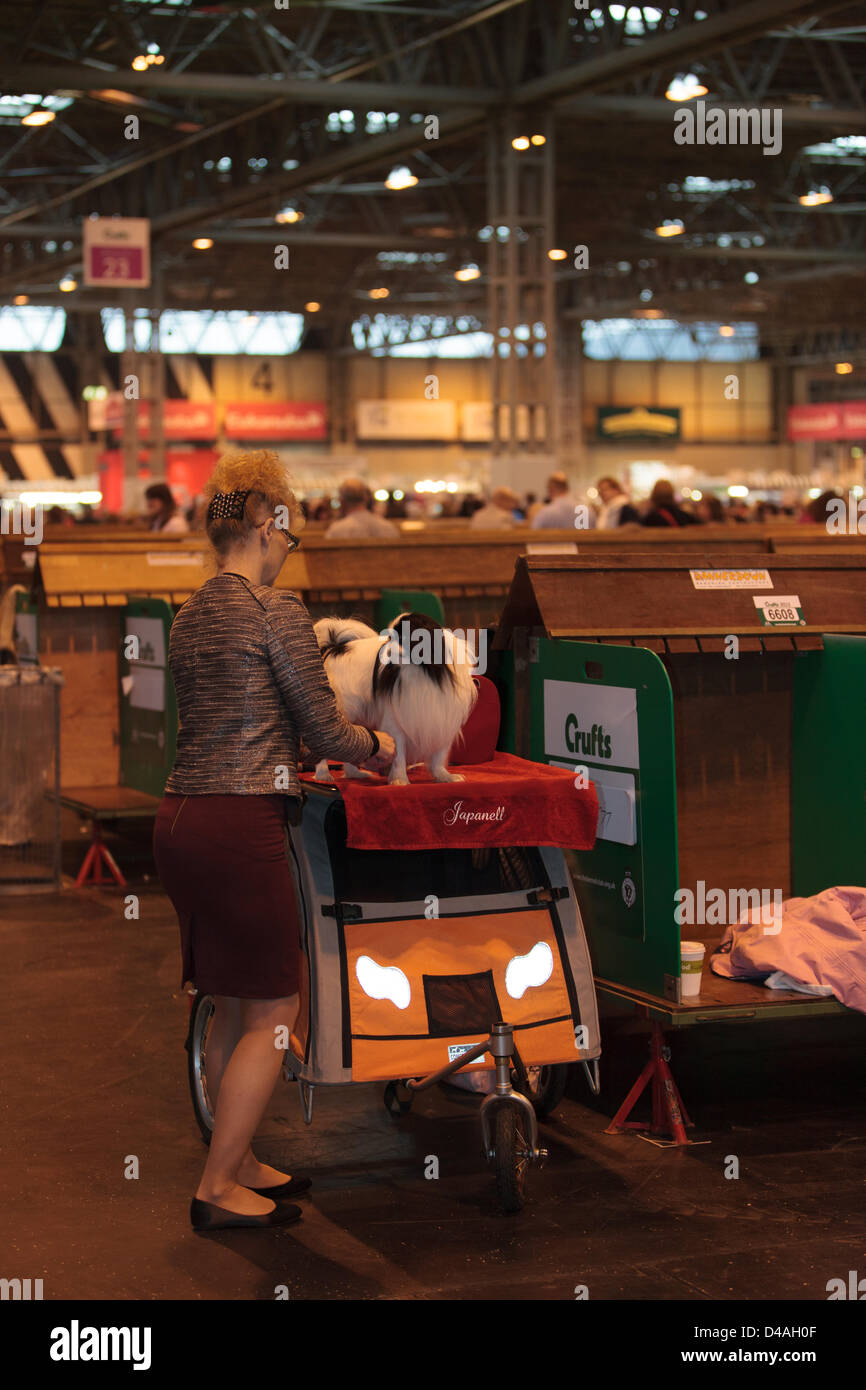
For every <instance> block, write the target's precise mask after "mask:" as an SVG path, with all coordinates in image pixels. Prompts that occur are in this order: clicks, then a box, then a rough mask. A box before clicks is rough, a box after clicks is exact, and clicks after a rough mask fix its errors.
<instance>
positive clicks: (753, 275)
mask: <svg viewBox="0 0 866 1390" xmlns="http://www.w3.org/2000/svg"><path fill="white" fill-rule="evenodd" d="M760 278H761V277H760V275H759V274H758V272H757V271H756V270H747V271H746V273H745V275H744V276H743V279H744V280H745V282H746V284H747V285H757V283H758V281H759V280H760Z"/></svg>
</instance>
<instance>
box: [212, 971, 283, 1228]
mask: <svg viewBox="0 0 866 1390" xmlns="http://www.w3.org/2000/svg"><path fill="white" fill-rule="evenodd" d="M238 1003H239V1009H240V1023H241V1036H240V1039H239V1040H238V1042H237V1044H236V1046H235V1048H234V1050H233V1052H232V1054H231V1056H230V1058H229V1060H228V1062H227V1063H226V1064H225V1066H224V1069H223V1071H222V1075H221V1078H220V1081H219V1087H218V1091H219V1095H218V1100H217V1106H216V1113H215V1116H214V1130H213V1136H212V1138H211V1143H210V1150H209V1152H208V1157H207V1163H206V1164H205V1168H204V1172H203V1174H202V1177H201V1182H200V1183H199V1185H198V1189H197V1191H196V1194H195V1195H196V1196H197V1197H199V1198H200V1199H201V1200H202V1201H204V1202H213V1203H214V1204H215V1205H216V1206H221V1207H225V1208H227V1209H228V1210H229V1211H239V1212H244V1213H245V1214H249V1215H254V1216H258V1215H264V1214H265V1213H266V1212H269V1211H272V1210H273V1208H274V1203H273V1202H272V1201H271V1200H270V1198H269V1197H260V1196H259V1195H258V1194H257V1193H255V1192H251V1191H250V1190H249V1188H247V1187H244V1186H243V1185H242V1184H241V1182H240V1180H239V1170H240V1169H241V1166H242V1165H244V1164H247V1165H248V1164H249V1158H250V1157H251V1153H250V1142H251V1140H252V1137H253V1135H254V1134H255V1132H256V1129H257V1128H258V1125H259V1122H260V1120H261V1118H262V1115H263V1114H264V1111H265V1106H266V1105H267V1103H268V1100H269V1099H270V1096H271V1092H272V1091H273V1089H274V1084H275V1082H276V1080H277V1077H278V1075H279V1072H280V1067H281V1066H282V1063H283V1060H284V1057H285V1053H284V1051H283V1049H282V1048H280V1047H277V1046H275V1042H276V1041H277V1039H276V1032H275V1030H276V1029H277V1028H280V1027H282V1026H285V1027H286V1028H287V1029H288V1028H290V1027H291V1025H292V1024H293V1022H294V1018H295V1012H296V1001H295V999H294V998H291V999H285V998H284V999H242V1000H239V1001H238ZM218 1046H219V1034H218ZM253 1163H255V1160H254V1159H253ZM257 1167H258V1168H259V1169H261V1170H262V1171H264V1172H265V1173H268V1172H271V1171H276V1170H270V1169H268V1168H267V1166H266V1165H257ZM244 1176H245V1177H247V1171H246V1168H245V1170H244ZM281 1176H282V1175H280V1174H277V1177H276V1181H277V1182H278V1181H279V1180H280V1177H281ZM247 1180H248V1181H249V1180H250V1179H249V1177H247ZM269 1181H270V1179H269V1178H267V1177H265V1179H264V1181H263V1182H261V1183H258V1182H257V1183H256V1186H266V1185H267V1184H268V1183H269Z"/></svg>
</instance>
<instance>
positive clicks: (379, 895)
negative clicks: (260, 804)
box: [187, 754, 601, 1211]
mask: <svg viewBox="0 0 866 1390" xmlns="http://www.w3.org/2000/svg"><path fill="white" fill-rule="evenodd" d="M496 759H497V767H498V766H499V763H503V764H505V763H508V764H518V763H521V762H522V760H521V759H516V758H511V757H510V755H506V754H496ZM523 766H524V767H534V765H532V764H523ZM461 771H462V772H464V773H466V774H467V780H466V781H465V782H463V783H462V784H460V797H461V798H462V800H461V804H466V798H467V796H471V790H472V780H471V775H470V774H471V773H473V772H477V771H480V769H470V768H462V769H461ZM537 771H539V772H544V773H550V772H551V771H552V769H549V768H540V769H537ZM566 780H567V782H568V784H569V791H570V792H571V795H572V796H574V792H573V791H571V779H570V777H568V778H567V779H566ZM342 785H343V788H344V793H345V796H346V801H344V798H343V796H341V794H340V792H339V790H338V789H337V786H336V785H335V786H329V785H327V784H317V783H315V782H310V781H307V782H306V787H305V790H306V793H307V794H306V800H305V805H304V811H303V817H302V821H301V824H300V826H298V827H296V828H294V829H292V830H291V832H290V855H291V862H292V865H293V872H294V877H295V881H296V887H297V893H298V900H299V903H300V906H301V917H302V926H301V931H302V939H301V980H300V991H299V1010H298V1016H297V1019H296V1021H295V1024H294V1028H293V1030H292V1034H291V1040H290V1047H289V1050H288V1053H287V1059H286V1063H285V1066H284V1075H285V1076H286V1078H287V1079H294V1080H297V1082H298V1086H299V1091H300V1097H301V1104H302V1109H303V1115H304V1119H305V1121H306V1122H307V1124H309V1123H311V1121H312V1115H313V1097H314V1090H315V1087H316V1086H319V1085H330V1084H335V1083H337V1084H339V1083H346V1082H355V1081H357V1082H370V1081H383V1082H385V1083H387V1084H386V1086H385V1092H384V1101H385V1106H386V1108H387V1109H388V1111H389V1112H390V1113H391V1114H392V1115H393V1116H394V1117H395V1118H399V1117H400V1116H402V1115H404V1114H406V1112H407V1111H408V1110H409V1108H410V1106H411V1103H412V1098H413V1094H414V1093H415V1092H416V1091H419V1090H425V1089H427V1088H429V1087H431V1086H433V1085H435V1084H436V1083H437V1082H439V1081H442V1080H444V1079H446V1078H447V1077H448V1076H450V1075H453V1074H454V1073H455V1072H457V1071H462V1070H463V1069H467V1070H469V1069H473V1068H477V1069H479V1070H482V1069H486V1070H489V1069H490V1067H491V1061H490V1060H489V1059H488V1057H487V1054H489V1058H492V1065H493V1066H494V1067H495V1073H496V1089H495V1091H494V1092H493V1093H492V1094H489V1095H486V1096H485V1098H484V1100H483V1102H482V1105H481V1126H482V1135H483V1154H484V1155H485V1157H486V1158H487V1159H488V1160H489V1161H490V1162H491V1163H492V1164H493V1165H494V1166H495V1173H496V1183H497V1188H498V1193H499V1198H500V1201H501V1204H502V1206H503V1208H504V1209H505V1210H506V1211H517V1210H519V1209H520V1208H521V1207H522V1206H523V1202H524V1198H525V1193H526V1181H527V1170H528V1168H529V1165H530V1163H532V1162H533V1161H540V1160H543V1159H544V1158H545V1157H546V1153H547V1151H546V1150H545V1149H543V1148H539V1146H538V1128H537V1119H538V1118H542V1119H543V1118H545V1117H546V1116H547V1115H548V1114H549V1113H550V1111H551V1110H552V1109H553V1108H554V1106H555V1105H556V1104H557V1103H558V1101H559V1100H560V1099H561V1097H562V1094H563V1091H564V1089H565V1083H566V1077H567V1067H568V1065H569V1064H570V1063H573V1062H575V1061H580V1062H582V1063H583V1065H584V1067H585V1069H586V1072H587V1076H588V1078H589V1081H590V1085H591V1087H592V1089H593V1090H594V1091H595V1092H596V1093H597V1092H598V1061H597V1059H598V1057H599V1055H600V1052H601V1047H600V1039H599V1028H598V1015H597V1009H596V998H595V989H594V985H593V978H592V970H591V966H590V961H589V954H588V950H587V945H586V940H585V937H584V932H583V925H582V922H581V917H580V911H579V908H578V904H577V900H576V898H575V895H574V889H573V887H572V883H571V878H570V875H569V872H568V868H567V865H566V862H565V856H564V854H563V851H562V850H561V849H557V848H547V847H538V846H535V845H531V846H527V845H525V844H524V845H518V846H515V845H513V844H511V843H509V842H508V833H509V831H508V826H507V818H506V824H503V825H500V826H491V825H490V824H489V823H488V824H486V825H485V827H484V835H485V838H486V839H487V840H488V841H490V840H491V839H499V840H501V841H502V843H496V844H490V843H487V844H485V845H483V846H482V847H475V848H473V847H471V846H470V845H467V844H466V843H465V841H466V839H467V838H471V836H472V835H473V834H476V833H477V832H476V831H475V830H472V831H466V830H465V829H464V831H463V835H462V837H461V836H460V835H457V836H456V838H457V839H460V838H462V839H463V841H464V843H462V844H460V845H458V846H457V847H455V846H453V845H450V844H449V845H447V846H441V845H440V846H438V847H436V848H429V849H417V848H416V849H405V848H401V849H390V848H389V849H367V848H365V849H359V848H353V847H352V840H353V836H352V835H351V834H350V833H348V828H347V802H348V801H349V792H350V789H351V793H352V798H353V801H352V806H354V805H355V801H354V799H355V798H360V799H361V800H362V802H363V799H364V798H365V796H366V797H369V796H376V795H377V794H378V796H379V797H380V801H379V803H378V804H379V809H380V810H382V811H384V812H385V815H386V824H387V823H388V821H390V833H389V834H388V835H386V836H385V837H383V838H385V839H386V840H387V842H388V843H389V844H393V843H395V842H397V843H404V844H405V843H407V842H411V841H412V840H413V839H414V840H415V841H416V843H417V840H418V834H419V829H418V827H419V824H420V819H423V817H420V812H419V804H418V802H417V801H416V799H415V798H414V797H413V793H420V792H422V791H423V792H424V793H429V794H430V795H429V796H428V798H427V801H428V802H430V801H431V800H432V802H433V803H434V804H436V805H441V804H442V801H443V799H450V801H451V802H452V803H453V799H454V797H455V785H454V784H446V785H441V784H434V785H432V786H429V787H425V788H420V787H416V786H414V784H413V785H412V786H410V787H401V788H380V789H379V791H378V793H377V792H376V791H375V790H374V791H372V792H370V791H369V790H368V788H367V787H366V785H365V784H363V783H357V782H356V783H350V784H348V786H347V785H346V784H345V783H343V784H342ZM502 785H505V786H507V785H508V781H507V779H506V782H505V783H503V784H502ZM395 793H396V795H395ZM383 794H384V796H385V797H387V798H389V799H390V800H389V803H388V804H387V806H386V803H385V802H384V801H383V800H381V797H382V795H383ZM587 795H589V796H591V799H592V808H591V810H590V812H589V817H590V820H591V830H590V832H589V838H590V841H591V840H592V839H594V833H595V824H596V819H597V801H596V799H595V792H594V789H593V788H589V791H588V793H587ZM398 797H399V802H400V804H399V806H398V805H397V799H398ZM370 804H371V803H370V802H369V800H368V801H367V802H366V805H367V806H369V805H370ZM468 804H472V803H471V801H470V802H469V803H468ZM349 809H350V810H351V809H352V807H350V808H349ZM361 816H362V818H363V819H362V822H361V823H362V824H363V825H364V826H365V827H366V830H365V833H367V834H368V835H369V834H370V833H373V834H374V835H375V826H374V829H373V831H372V832H371V830H370V827H371V824H373V825H374V823H375V816H372V817H371V815H367V814H365V813H364V810H363V809H362V811H361ZM439 819H440V820H441V814H440V816H439ZM588 823H590V822H588ZM357 824H358V822H357V821H356V825H357ZM401 825H402V826H403V830H402V832H401V829H400V827H401ZM538 837H539V838H541V835H540V834H539V836H538ZM422 838H423V835H422ZM582 847H583V846H582ZM212 1013H213V1000H212V999H211V998H210V997H209V996H207V995H196V996H195V997H194V999H193V1005H192V1010H191V1017H190V1027H189V1034H188V1038H187V1050H188V1054H189V1080H190V1089H191V1092H192V1098H193V1105H194V1108H195V1113H196V1118H197V1120H198V1123H199V1126H200V1128H201V1131H202V1135H203V1136H204V1138H205V1140H207V1139H208V1138H209V1135H210V1131H211V1128H212V1123H213V1120H212V1113H211V1106H210V1101H209V1098H208V1090H207V1065H206V1051H207V1031H208V1026H209V1022H210V1018H211V1016H212Z"/></svg>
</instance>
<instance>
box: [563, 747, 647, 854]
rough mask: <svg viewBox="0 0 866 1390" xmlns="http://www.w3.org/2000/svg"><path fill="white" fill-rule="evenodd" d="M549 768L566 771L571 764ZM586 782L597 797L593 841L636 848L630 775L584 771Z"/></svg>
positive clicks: (635, 827) (634, 806) (600, 770)
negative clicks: (592, 788)
mask: <svg viewBox="0 0 866 1390" xmlns="http://www.w3.org/2000/svg"><path fill="white" fill-rule="evenodd" d="M551 766H552V767H567V768H568V770H569V771H570V772H573V771H574V768H573V766H572V764H571V763H561V762H558V761H555V762H552V763H551ZM587 772H588V773H589V780H590V781H591V782H592V785H593V786H594V787H595V791H596V795H597V796H598V830H597V831H596V839H597V840H614V841H615V842H616V843H617V844H619V845H636V844H637V806H636V801H635V785H634V776H633V774H632V773H630V772H609V771H608V769H607V768H603V767H598V768H596V767H592V768H590V767H587Z"/></svg>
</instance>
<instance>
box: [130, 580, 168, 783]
mask: <svg viewBox="0 0 866 1390" xmlns="http://www.w3.org/2000/svg"><path fill="white" fill-rule="evenodd" d="M171 623H172V612H171V609H170V608H169V606H168V604H167V603H165V602H163V600H162V599H146V598H141V599H131V600H130V601H129V603H128V604H127V605H126V608H125V609H124V612H123V636H122V638H121V652H120V662H119V670H120V781H121V784H122V785H123V786H125V787H134V788H135V789H136V791H140V792H147V793H149V795H151V796H162V794H163V792H164V790H165V783H166V779H167V778H168V774H169V772H170V771H171V769H172V766H173V765H174V755H175V745H176V741H177V706H176V704H175V697H174V683H173V681H172V679H171V675H170V673H169V670H168V635H169V632H170V630H171Z"/></svg>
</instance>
